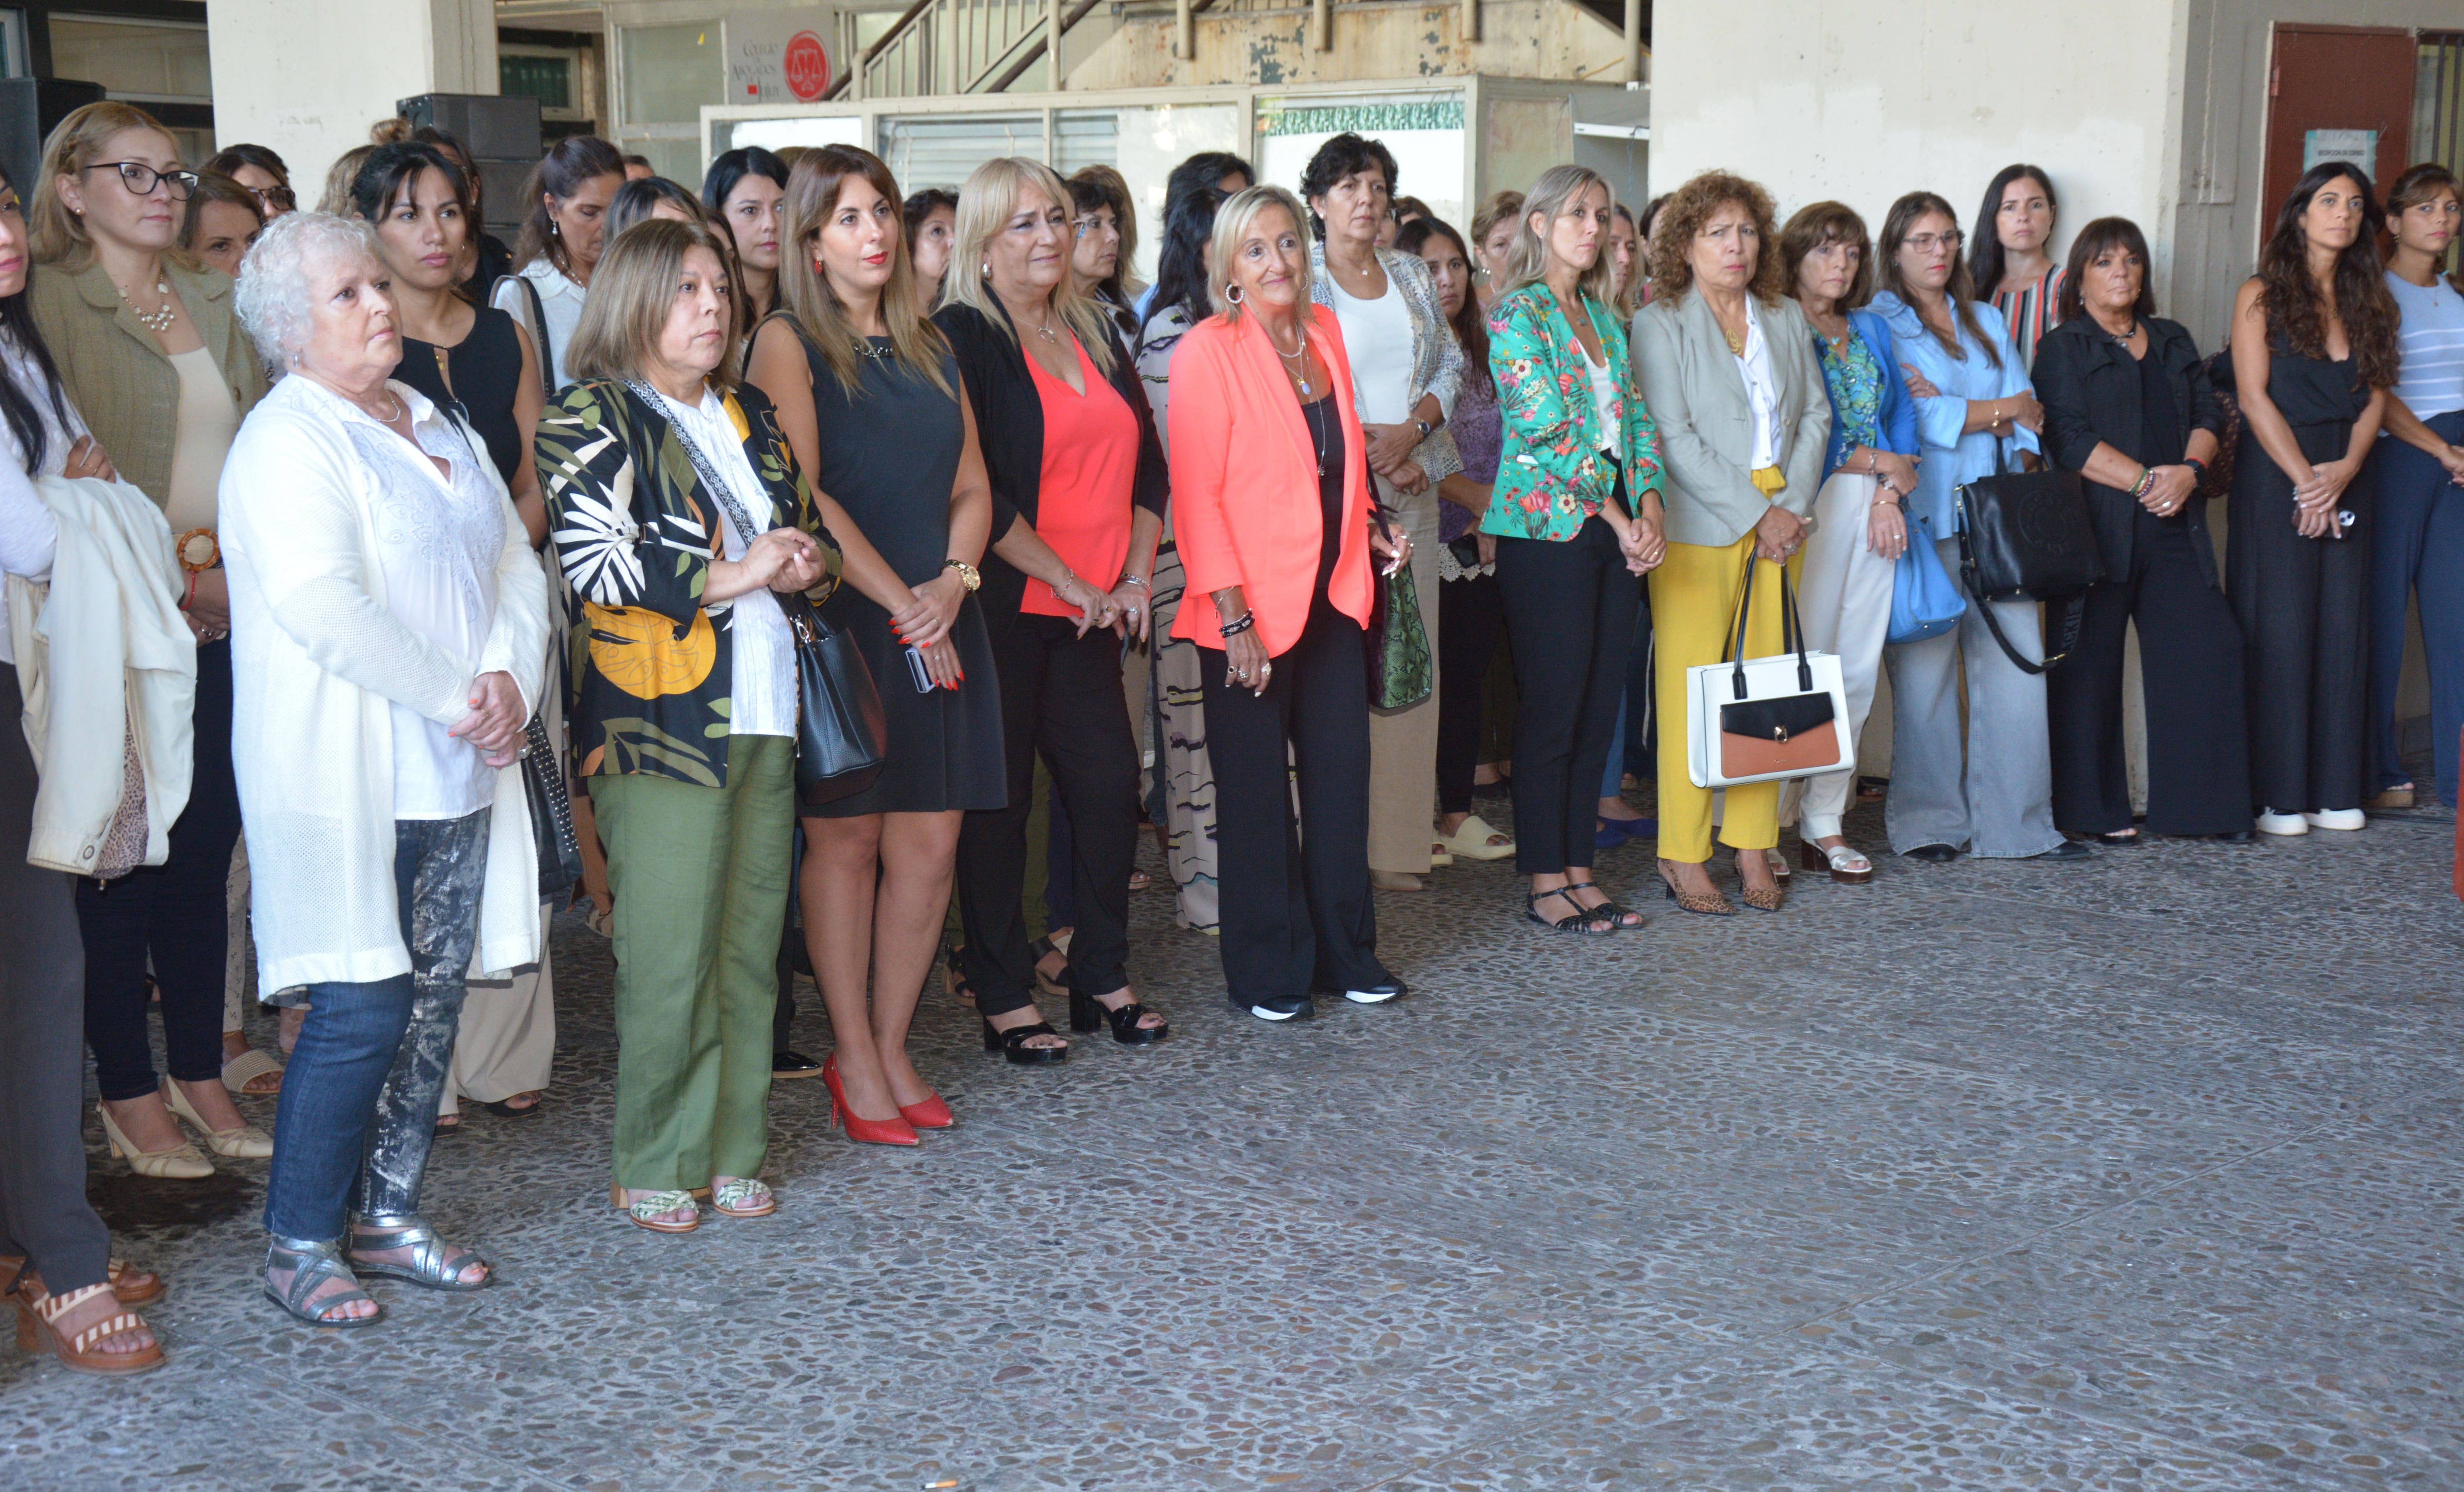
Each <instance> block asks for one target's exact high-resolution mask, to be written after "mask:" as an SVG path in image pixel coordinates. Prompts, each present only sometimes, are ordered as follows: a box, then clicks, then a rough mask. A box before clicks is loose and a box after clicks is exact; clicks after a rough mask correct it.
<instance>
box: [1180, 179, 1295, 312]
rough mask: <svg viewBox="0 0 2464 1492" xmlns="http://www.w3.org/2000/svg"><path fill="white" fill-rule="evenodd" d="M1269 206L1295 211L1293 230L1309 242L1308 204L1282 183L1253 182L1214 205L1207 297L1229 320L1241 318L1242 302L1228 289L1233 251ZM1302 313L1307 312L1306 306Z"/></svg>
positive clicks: (1292, 213)
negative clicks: (1232, 295) (1259, 183)
mask: <svg viewBox="0 0 2464 1492" xmlns="http://www.w3.org/2000/svg"><path fill="white" fill-rule="evenodd" d="M1267 208H1283V209H1284V210H1285V211H1286V212H1288V213H1290V214H1291V215H1292V232H1293V233H1294V234H1295V235H1297V236H1298V237H1299V239H1300V241H1301V242H1302V243H1303V244H1304V245H1306V244H1307V243H1308V242H1309V208H1305V207H1303V206H1301V199H1300V198H1298V197H1296V196H1294V195H1292V193H1291V192H1289V191H1287V190H1286V189H1285V188H1283V187H1273V186H1266V187H1247V188H1245V189H1243V190H1242V191H1239V192H1236V193H1234V194H1233V197H1232V200H1231V201H1229V202H1226V203H1225V204H1223V206H1221V207H1220V208H1216V209H1215V238H1214V242H1213V243H1212V245H1211V246H1210V252H1209V254H1208V258H1209V259H1210V260H1211V261H1212V263H1211V264H1210V265H1209V266H1208V268H1207V271H1206V298H1207V299H1208V301H1210V302H1211V303H1213V305H1214V307H1215V309H1216V310H1218V311H1221V312H1222V313H1223V318H1224V319H1225V320H1227V321H1237V320H1239V319H1241V302H1239V301H1237V300H1235V299H1233V298H1232V297H1231V296H1229V295H1227V294H1226V293H1225V292H1226V291H1227V290H1229V289H1230V287H1231V284H1232V252H1233V251H1234V250H1236V249H1238V248H1240V247H1241V240H1242V239H1243V238H1245V237H1247V236H1248V233H1249V229H1250V227H1251V225H1253V224H1255V223H1256V222H1257V221H1258V214H1259V213H1261V212H1264V211H1265V210H1266V209H1267ZM1302 315H1304V316H1307V315H1308V310H1307V308H1306V307H1304V308H1303V310H1302Z"/></svg>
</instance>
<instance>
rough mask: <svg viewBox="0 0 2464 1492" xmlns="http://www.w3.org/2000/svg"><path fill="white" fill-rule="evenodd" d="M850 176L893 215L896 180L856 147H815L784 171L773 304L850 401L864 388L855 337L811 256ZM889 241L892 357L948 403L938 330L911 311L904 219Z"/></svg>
mask: <svg viewBox="0 0 2464 1492" xmlns="http://www.w3.org/2000/svg"><path fill="white" fill-rule="evenodd" d="M851 177H862V178H863V179H864V180H865V181H866V182H868V183H869V184H870V185H871V187H872V189H873V190H875V191H877V192H879V193H881V195H882V197H883V199H884V200H886V201H887V202H888V203H889V204H890V206H891V210H892V211H893V212H894V211H897V210H899V196H898V182H897V180H896V178H894V177H892V176H891V174H890V167H889V166H888V165H884V164H883V163H882V159H881V157H879V156H877V155H874V154H873V153H872V152H871V151H869V150H865V149H861V148H859V147H857V146H855V145H821V146H817V147H816V148H814V149H812V150H808V151H806V152H805V153H804V154H803V156H801V157H799V158H798V159H797V161H796V164H795V165H794V167H792V168H791V169H790V170H789V171H788V172H787V218H786V223H785V225H784V227H783V229H782V230H781V234H780V239H781V243H782V244H783V245H784V246H785V247H784V248H783V249H781V256H780V260H779V304H780V307H781V309H782V310H784V311H785V312H786V313H787V315H788V316H789V317H790V318H793V319H794V321H795V323H796V325H797V327H798V328H799V329H800V330H802V331H803V334H804V336H805V338H806V339H807V340H810V341H811V342H812V344H813V346H814V347H815V348H816V349H817V350H819V351H820V353H821V355H822V361H823V362H826V363H828V364H829V365H830V371H831V372H832V373H835V374H837V375H838V380H839V387H840V388H842V389H844V390H846V392H847V395H848V397H850V398H852V397H854V396H855V395H856V394H857V393H858V392H859V391H860V389H861V388H862V385H863V383H864V369H863V367H862V365H861V363H860V361H859V359H858V357H857V354H856V335H855V332H854V330H853V329H852V328H850V327H849V326H848V325H847V312H846V310H845V309H844V308H842V307H841V306H840V305H839V297H838V295H837V293H836V292H835V291H832V290H831V289H830V280H829V276H828V275H826V274H823V273H822V270H821V266H819V265H817V264H815V263H814V262H813V254H814V252H815V241H816V240H818V239H819V238H820V237H821V233H822V225H823V224H824V223H825V221H826V220H827V219H828V217H829V215H830V214H831V213H832V212H834V211H836V210H837V209H838V203H839V193H840V191H841V190H842V189H843V188H844V187H846V185H847V181H848V179H849V178H851ZM890 236H891V239H892V240H894V241H893V242H892V243H891V246H890V283H888V284H886V285H884V286H882V287H881V319H882V321H883V323H884V324H886V325H887V326H888V327H889V328H890V352H891V357H893V358H896V359H897V360H898V362H900V363H901V364H903V365H904V366H905V367H906V368H907V370H908V371H909V372H911V373H913V374H914V375H915V376H916V377H918V378H922V379H926V380H929V381H930V382H931V383H932V384H933V386H934V387H935V388H937V389H939V390H940V391H941V392H943V393H945V394H948V395H949V396H950V397H952V398H953V399H955V398H957V389H954V388H952V387H951V386H950V381H949V379H948V377H947V376H945V375H944V374H943V372H942V371H941V360H942V358H943V357H944V356H945V355H946V354H947V353H948V351H949V345H950V344H949V343H948V342H947V341H945V340H942V337H941V329H940V328H939V327H937V326H935V325H934V324H933V323H932V322H930V321H928V320H926V319H925V318H923V316H922V315H921V314H920V313H918V312H917V311H916V309H915V270H914V265H913V261H912V260H911V259H910V258H909V256H908V252H907V224H906V222H905V221H904V219H903V218H902V220H901V221H900V222H899V223H898V224H897V226H896V230H894V231H893V232H892V233H891V235H890Z"/></svg>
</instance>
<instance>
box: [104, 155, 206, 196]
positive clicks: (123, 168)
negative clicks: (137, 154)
mask: <svg viewBox="0 0 2464 1492" xmlns="http://www.w3.org/2000/svg"><path fill="white" fill-rule="evenodd" d="M85 170H87V171H118V172H119V173H120V185H121V186H122V187H127V188H128V189H129V191H130V193H131V194H133V195H135V196H140V197H150V196H152V195H154V184H155V183H156V182H161V183H162V184H163V185H164V186H165V187H170V188H171V200H172V201H173V202H186V201H187V200H188V193H190V192H192V191H195V190H196V189H197V173H196V172H194V171H158V170H156V169H154V167H152V166H150V165H145V164H144V163H143V162H142V161H98V162H96V163H95V164H94V165H89V166H87V167H85ZM79 174H80V175H82V174H83V172H80V173H79Z"/></svg>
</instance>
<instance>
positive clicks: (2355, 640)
mask: <svg viewBox="0 0 2464 1492" xmlns="http://www.w3.org/2000/svg"><path fill="white" fill-rule="evenodd" d="M2268 340H2269V348H2268V351H2269V354H2270V357H2269V364H2268V375H2267V397H2268V399H2269V401H2270V402H2272V403H2273V404H2274V405H2275V406H2276V411H2277V413H2278V414H2280V415H2282V416H2283V417H2284V423H2285V424H2287V425H2289V426H2291V427H2292V428H2293V439H2294V441H2295V442H2296V443H2297V444H2298V445H2299V447H2300V448H2301V454H2302V455H2303V456H2304V457H2305V458H2307V459H2308V460H2310V461H2312V462H2325V461H2335V460H2340V459H2342V458H2343V455H2344V454H2345V451H2346V449H2347V448H2348V447H2349V446H2350V445H2351V443H2352V437H2353V422H2354V421H2355V420H2357V419H2359V418H2361V414H2362V411H2363V410H2364V409H2365V408H2366V407H2367V406H2368V405H2369V401H2370V391H2369V389H2368V388H2367V387H2365V386H2364V384H2362V381H2361V377H2360V373H2359V370H2358V369H2357V368H2356V366H2355V364H2354V361H2353V359H2352V358H2351V357H2350V356H2349V355H2348V356H2346V357H2344V358H2343V359H2342V360H2338V361H2331V360H2329V359H2326V358H2305V357H2301V356H2299V355H2298V354H2296V353H2295V352H2294V351H2293V350H2292V349H2291V348H2290V347H2288V346H2287V345H2286V344H2285V342H2284V340H2283V339H2282V338H2281V337H2280V336H2276V335H2273V334H2271V336H2270V337H2269V339H2268ZM2370 498H2371V469H2370V467H2369V466H2367V465H2365V466H2364V467H2363V468H2362V470H2361V472H2360V473H2359V474H2358V475H2356V476H2355V477H2354V478H2353V480H2352V483H2351V485H2349V486H2347V487H2346V488H2345V489H2344V493H2343V498H2342V499H2341V500H2340V501H2339V502H2338V503H2337V509H2338V511H2339V512H2340V513H2345V514H2350V515H2351V516H2352V517H2353V521H2352V523H2350V524H2349V525H2347V526H2345V527H2344V529H2343V538H2302V537H2301V536H2300V535H2299V533H2297V532H2295V530H2294V527H2293V479H2292V478H2291V477H2288V476H2286V475H2285V474H2284V472H2283V470H2282V469H2281V468H2279V467H2277V464H2276V461H2275V459H2274V458H2273V457H2271V456H2269V455H2268V453H2267V450H2266V448H2264V447H2262V446H2261V445H2260V444H2259V443H2258V440H2257V438H2256V437H2255V435H2252V434H2249V433H2248V432H2247V431H2245V433H2244V435H2243V438H2242V449H2241V450H2240V451H2239V452H2238V454H2237V455H2236V457H2235V459H2234V462H2233V495H2232V496H2231V498H2230V499H2228V503H2227V508H2226V512H2227V514H2228V516H2230V518H2231V520H2232V528H2231V532H2230V533H2229V534H2227V536H2226V538H2225V586H2226V589H2227V591H2228V592H2229V593H2230V594H2231V596H2232V598H2233V614H2234V615H2235V616H2236V617H2238V618H2239V619H2240V621H2241V629H2242V637H2243V646H2244V652H2245V657H2246V659H2247V664H2248V678H2249V688H2250V778H2251V782H2250V786H2251V798H2252V800H2253V806H2255V807H2260V808H2273V809H2274V810H2275V811H2276V812H2277V813H2280V814H2294V813H2325V812H2332V811H2335V810H2340V809H2357V808H2359V807H2361V805H2362V798H2363V791H2364V789H2363V785H2362V777H2363V764H2364V759H2365V735H2366V734H2367V710H2366V705H2367V694H2368V678H2369V667H2368V658H2367V652H2366V643H2367V636H2368V630H2369V629H2368V619H2367V616H2366V614H2365V606H2366V604H2367V601H2368V592H2369V577H2370V534H2371V523H2370V518H2371V513H2370V510H2371V506H2372V504H2371V500H2370Z"/></svg>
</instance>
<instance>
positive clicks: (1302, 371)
mask: <svg viewBox="0 0 2464 1492" xmlns="http://www.w3.org/2000/svg"><path fill="white" fill-rule="evenodd" d="M1266 345H1267V346H1269V347H1275V334H1274V333H1272V332H1268V333H1267V334H1266ZM1275 356H1276V357H1278V358H1281V359H1283V360H1284V361H1285V362H1292V363H1297V364H1298V366H1296V367H1294V368H1293V369H1291V370H1290V371H1291V375H1292V382H1293V383H1294V384H1298V385H1299V386H1300V391H1301V398H1302V399H1303V400H1304V401H1306V400H1307V399H1308V398H1309V328H1308V327H1306V326H1304V327H1302V328H1301V350H1300V351H1298V352H1286V351H1285V350H1284V349H1283V348H1281V347H1275ZM1317 474H1318V475H1320V476H1324V475H1326V461H1325V458H1324V457H1320V458H1319V460H1318V473H1317Z"/></svg>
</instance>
